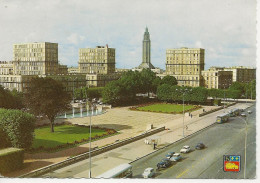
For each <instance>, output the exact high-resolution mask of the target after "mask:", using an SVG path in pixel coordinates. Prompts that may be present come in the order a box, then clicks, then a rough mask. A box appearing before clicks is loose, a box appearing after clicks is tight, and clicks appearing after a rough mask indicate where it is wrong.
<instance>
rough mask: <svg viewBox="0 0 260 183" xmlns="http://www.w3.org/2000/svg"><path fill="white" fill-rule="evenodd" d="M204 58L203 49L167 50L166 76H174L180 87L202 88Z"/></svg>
mask: <svg viewBox="0 0 260 183" xmlns="http://www.w3.org/2000/svg"><path fill="white" fill-rule="evenodd" d="M204 57H205V50H204V49H202V48H185V47H183V48H179V49H167V50H166V72H165V74H166V75H170V76H174V77H175V78H176V79H177V81H178V85H180V86H191V87H198V86H202V85H203V82H202V75H201V72H202V71H203V70H204V65H205V63H204Z"/></svg>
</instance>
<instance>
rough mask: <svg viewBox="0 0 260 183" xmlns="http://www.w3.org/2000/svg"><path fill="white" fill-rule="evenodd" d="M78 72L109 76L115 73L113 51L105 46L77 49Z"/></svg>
mask: <svg viewBox="0 0 260 183" xmlns="http://www.w3.org/2000/svg"><path fill="white" fill-rule="evenodd" d="M78 63H79V72H80V73H82V74H110V73H114V72H115V65H116V62H115V49H114V48H109V47H108V45H106V46H97V47H96V48H81V49H79V62H78Z"/></svg>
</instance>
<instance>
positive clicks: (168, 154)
mask: <svg viewBox="0 0 260 183" xmlns="http://www.w3.org/2000/svg"><path fill="white" fill-rule="evenodd" d="M174 153H175V152H168V153H167V154H166V155H165V156H166V158H168V159H170V158H171V157H172V156H173V155H174Z"/></svg>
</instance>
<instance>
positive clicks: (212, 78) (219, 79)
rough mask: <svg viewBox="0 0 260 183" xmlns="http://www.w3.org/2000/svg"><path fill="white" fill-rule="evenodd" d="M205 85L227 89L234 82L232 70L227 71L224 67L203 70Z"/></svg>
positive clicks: (206, 86)
mask: <svg viewBox="0 0 260 183" xmlns="http://www.w3.org/2000/svg"><path fill="white" fill-rule="evenodd" d="M202 76H203V86H204V87H205V88H208V89H211V88H215V89H227V88H229V87H230V86H231V84H232V77H233V72H232V71H225V70H224V68H219V67H211V68H210V69H208V70H205V71H202Z"/></svg>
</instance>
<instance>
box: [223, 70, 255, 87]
mask: <svg viewBox="0 0 260 183" xmlns="http://www.w3.org/2000/svg"><path fill="white" fill-rule="evenodd" d="M224 70H225V71H232V72H233V82H241V83H248V82H250V81H252V80H254V79H256V69H255V68H249V67H243V66H239V67H228V68H224Z"/></svg>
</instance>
